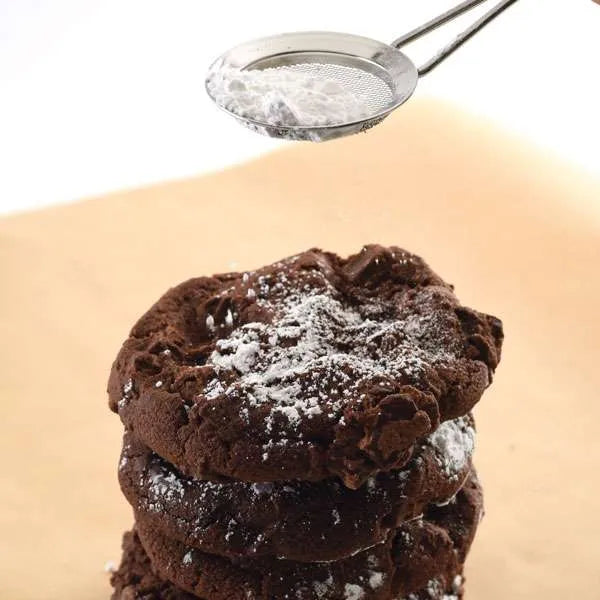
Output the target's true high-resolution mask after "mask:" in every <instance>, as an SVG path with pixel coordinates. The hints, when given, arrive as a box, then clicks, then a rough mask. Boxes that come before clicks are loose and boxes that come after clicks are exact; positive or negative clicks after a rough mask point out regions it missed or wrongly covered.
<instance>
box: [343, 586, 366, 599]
mask: <svg viewBox="0 0 600 600" xmlns="http://www.w3.org/2000/svg"><path fill="white" fill-rule="evenodd" d="M364 597H365V590H364V589H363V588H362V587H361V586H360V585H356V584H354V583H347V584H346V585H345V586H344V600H362V598H364Z"/></svg>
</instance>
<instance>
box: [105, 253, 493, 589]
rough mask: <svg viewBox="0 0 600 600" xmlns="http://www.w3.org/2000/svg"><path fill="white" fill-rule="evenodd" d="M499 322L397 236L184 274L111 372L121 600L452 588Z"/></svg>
mask: <svg viewBox="0 0 600 600" xmlns="http://www.w3.org/2000/svg"><path fill="white" fill-rule="evenodd" d="M501 344H502V325H501V323H500V322H499V321H498V320H497V319H495V318H493V317H490V316H487V315H484V314H481V313H478V312H476V311H474V310H471V309H469V308H465V307H463V306H461V305H460V304H459V303H458V300H457V299H456V297H455V296H454V294H453V291H452V287H451V286H449V285H447V284H446V283H444V282H443V281H442V280H441V279H440V278H439V277H438V276H437V275H436V274H435V273H433V272H432V271H431V269H430V268H429V267H428V266H427V265H426V264H425V262H424V261H423V260H421V259H420V258H418V257H417V256H414V255H412V254H409V253H408V252H406V251H404V250H401V249H399V248H395V247H392V248H384V247H381V246H367V247H365V248H363V250H362V251H361V252H359V253H358V254H356V255H354V256H351V257H349V258H347V259H342V258H340V257H338V256H336V255H334V254H330V253H326V252H322V251H320V250H310V251H308V252H304V253H302V254H299V255H297V256H294V257H292V258H289V259H286V260H283V261H281V262H277V263H275V264H273V265H270V266H268V267H264V268H262V269H259V270H257V271H253V272H248V273H243V274H240V273H233V274H225V275H216V276H214V277H204V278H198V279H192V280H190V281H188V282H186V283H184V284H182V285H180V286H178V287H176V288H173V289H171V290H169V291H168V292H167V293H166V294H165V295H164V296H163V297H162V298H161V299H160V300H159V301H158V302H157V303H156V304H155V305H154V306H153V307H152V308H151V309H150V310H149V311H148V312H147V313H146V314H145V315H144V316H143V317H142V318H141V319H140V320H139V321H138V323H137V324H136V325H135V326H134V328H133V330H132V332H131V335H130V337H129V338H128V339H127V341H126V342H125V344H124V345H123V347H122V349H121V351H120V353H119V355H118V357H117V359H116V361H115V363H114V365H113V369H112V373H111V377H110V382H109V395H110V406H111V408H112V410H114V411H115V412H118V414H119V416H120V417H121V420H122V421H123V423H124V425H125V429H126V432H125V437H124V442H123V452H122V456H121V460H120V464H119V480H120V483H121V488H122V490H123V493H124V494H125V496H126V498H127V500H128V501H129V502H130V504H131V506H132V507H133V512H134V516H135V525H134V528H133V530H132V531H131V532H129V533H127V534H125V538H124V544H123V548H124V555H123V559H122V563H121V565H120V567H119V569H118V570H117V571H116V572H115V573H114V574H113V577H112V583H113V586H114V590H115V591H114V595H113V598H114V599H121V600H135V599H140V600H141V599H143V600H158V599H161V600H165V599H167V600H175V599H178V600H180V599H181V600H183V599H186V600H192V599H194V598H202V599H204V600H392V599H393V600H396V599H410V600H425V599H428V600H442V599H444V600H453V599H458V598H461V597H462V594H463V577H462V573H463V566H464V563H465V559H466V556H467V553H468V550H469V547H470V545H471V542H472V540H473V537H474V535H475V530H476V528H477V525H478V523H479V521H480V518H481V515H482V494H481V488H480V486H479V483H478V480H477V476H476V474H475V471H474V469H473V465H472V462H471V456H472V452H473V447H474V438H475V432H474V423H473V419H472V416H471V414H470V411H471V409H472V408H473V406H474V405H475V404H476V403H477V401H478V400H479V399H480V397H481V395H482V393H483V391H484V390H485V388H486V387H487V386H488V385H489V384H490V382H491V378H492V374H493V372H494V369H495V368H496V366H497V364H498V361H499V358H500V349H501Z"/></svg>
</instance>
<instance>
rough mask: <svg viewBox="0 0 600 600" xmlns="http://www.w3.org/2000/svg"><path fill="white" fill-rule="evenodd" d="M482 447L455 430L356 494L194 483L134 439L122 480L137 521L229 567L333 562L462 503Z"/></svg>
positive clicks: (321, 487)
mask: <svg viewBox="0 0 600 600" xmlns="http://www.w3.org/2000/svg"><path fill="white" fill-rule="evenodd" d="M474 439H475V430H474V427H473V421H472V419H471V417H459V418H458V419H455V420H452V421H446V422H445V423H443V424H442V425H441V426H440V427H439V428H438V429H437V430H436V431H435V432H434V433H433V434H432V435H430V436H429V437H428V438H426V439H425V440H423V441H422V442H420V443H419V445H418V447H417V448H416V450H415V453H414V456H413V458H412V459H411V461H410V462H409V463H408V464H407V465H406V466H405V468H403V469H402V470H396V471H386V472H383V473H379V474H378V475H377V476H374V477H372V478H371V479H369V480H368V482H367V484H365V485H364V486H362V487H361V488H359V489H358V490H351V489H348V488H347V487H345V486H343V485H342V484H341V483H340V482H339V480H338V479H337V478H330V479H326V480H323V481H319V482H302V481H292V482H285V483H281V482H275V483H263V484H255V483H246V482H240V481H233V480H229V481H222V482H211V481H199V480H194V479H190V478H187V477H185V476H183V475H181V474H179V473H178V472H177V470H176V469H175V468H174V467H173V466H171V465H169V464H168V463H166V462H165V461H164V460H162V459H161V458H160V457H159V456H157V455H156V454H154V453H153V452H152V451H151V450H149V449H148V448H146V447H145V446H144V445H143V444H142V443H140V442H139V441H138V440H136V438H135V436H134V435H132V434H126V435H125V438H124V442H123V451H122V454H121V460H120V463H119V481H120V483H121V489H122V490H123V493H124V494H125V496H126V498H127V499H128V501H129V503H130V504H131V505H132V507H133V509H134V511H135V514H136V519H137V520H138V521H144V522H145V523H147V524H148V525H149V526H151V527H153V528H154V529H156V530H158V531H160V532H161V533H162V534H163V535H165V536H166V537H169V538H173V539H175V540H178V541H180V542H182V543H184V544H186V545H188V546H191V547H194V548H198V549H200V550H203V551H204V552H208V553H210V554H218V555H221V556H226V557H229V558H239V557H244V556H246V557H252V556H254V557H256V556H273V557H277V558H285V559H289V560H295V561H300V562H315V561H332V560H339V559H342V558H346V557H348V556H350V555H352V554H355V553H356V552H359V551H361V550H363V549H365V548H370V547H372V546H374V545H376V544H378V543H380V542H382V541H384V540H385V539H386V538H387V536H388V534H389V532H390V530H391V529H394V528H396V527H398V526H399V525H400V524H401V523H403V522H405V521H408V520H411V519H414V518H416V517H418V516H419V515H421V514H422V513H423V511H424V510H425V508H426V507H427V506H428V505H430V504H434V503H438V504H442V503H446V502H447V501H449V500H450V499H451V498H453V497H454V496H455V495H456V494H457V493H458V491H459V490H460V489H461V487H462V486H463V483H464V482H465V480H466V478H467V476H468V475H469V473H470V471H471V456H472V452H473V448H474Z"/></svg>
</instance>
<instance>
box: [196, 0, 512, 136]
mask: <svg viewBox="0 0 600 600" xmlns="http://www.w3.org/2000/svg"><path fill="white" fill-rule="evenodd" d="M485 1H486V0H467V1H466V2H462V3H461V4H459V5H458V6H456V7H454V8H453V9H451V10H449V11H448V12H446V13H444V14H442V15H440V16H439V17H436V18H435V19H433V20H431V21H429V22H427V23H425V24H424V25H422V26H421V27H418V28H417V29H415V30H413V31H410V32H409V33H407V34H405V35H403V36H402V37H400V38H398V39H397V40H395V41H394V42H392V44H384V43H383V42H378V41H376V40H372V39H369V38H365V37H361V36H356V35H349V34H344V33H331V32H298V33H287V34H283V35H277V36H273V37H267V38H263V39H260V40H255V41H252V42H247V43H245V44H242V45H240V46H237V47H235V48H233V49H232V50H230V51H229V52H227V53H225V54H224V55H222V56H221V57H220V58H219V59H217V60H216V61H215V62H214V63H213V65H212V66H211V68H210V71H209V78H210V77H211V74H215V73H218V72H222V71H223V70H229V69H233V70H240V71H246V70H253V69H258V70H264V69H278V70H280V69H284V70H287V71H289V72H290V73H292V74H293V73H302V74H305V75H313V76H317V77H320V78H324V79H327V80H330V81H334V82H336V83H338V84H340V85H341V86H343V87H344V88H345V89H346V90H349V91H350V92H351V93H352V95H353V96H355V97H356V98H357V99H359V100H360V101H361V102H362V103H363V105H364V106H366V107H367V108H368V113H369V114H368V115H367V116H366V117H364V118H361V119H360V120H354V121H352V122H342V123H335V124H327V125H317V126H315V125H310V126H307V125H303V124H302V123H298V124H297V125H293V126H288V125H286V126H284V127H282V126H280V125H274V124H273V123H269V122H267V121H261V120H256V119H253V118H248V117H247V116H240V115H239V114H236V113H235V112H234V111H232V110H230V108H228V107H227V106H224V105H220V107H221V108H222V109H224V110H225V111H227V112H228V113H229V114H231V115H232V116H234V117H235V118H236V119H238V120H239V121H240V122H241V123H242V124H243V125H245V126H247V127H249V128H250V129H252V130H254V131H257V132H259V133H262V134H265V135H269V136H271V137H276V138H284V139H293V140H311V141H322V140H331V139H334V138H338V137H342V136H345V135H350V134H353V133H358V132H360V131H366V130H367V129H370V128H371V127H373V126H375V125H377V124H379V123H381V121H383V119H385V117H387V116H388V115H389V114H390V113H391V112H392V111H393V110H395V109H396V108H398V107H399V106H400V105H401V104H403V103H404V102H406V100H408V99H409V98H410V96H411V95H412V94H413V92H414V90H415V88H416V85H417V81H418V79H419V77H421V76H423V75H425V74H427V73H429V72H430V71H431V70H432V69H433V68H434V67H436V66H437V65H438V64H440V63H441V62H442V61H443V60H444V59H446V58H447V57H448V56H449V55H450V54H452V53H453V52H454V51H455V50H456V49H457V48H459V47H460V46H462V44H464V43H465V42H466V41H467V40H468V39H470V38H471V37H472V36H474V35H475V34H476V33H477V32H478V31H480V30H481V29H482V28H483V27H484V26H485V25H487V24H488V23H489V22H490V21H492V19H494V18H495V17H497V16H498V15H499V14H500V13H502V12H503V11H504V10H505V9H506V8H508V7H509V6H510V5H511V4H514V3H515V2H516V0H503V1H501V2H500V3H499V4H497V5H496V6H494V7H493V8H492V9H491V10H490V11H489V12H487V13H486V14H485V15H483V16H482V17H481V18H480V19H478V20H477V21H476V22H474V23H473V24H472V25H471V26H470V27H468V28H467V29H466V30H465V31H464V32H463V33H461V34H460V35H459V36H458V37H456V38H455V39H454V40H453V41H452V42H451V43H450V44H448V45H447V46H446V47H445V48H443V49H442V50H441V51H440V52H438V53H437V54H436V55H435V56H434V57H433V58H431V59H430V60H429V61H427V62H426V63H425V64H424V65H422V66H421V67H420V68H417V67H416V66H415V65H414V63H413V62H412V61H411V60H410V59H409V58H408V57H407V56H406V55H405V54H404V53H403V52H401V51H400V48H402V47H403V46H404V45H405V44H408V43H409V42H412V41H414V40H416V39H417V38H420V37H422V36H424V35H426V34H427V33H429V32H431V31H433V30H434V29H436V28H438V27H440V26H441V25H444V24H445V23H447V22H449V21H451V20H453V19H455V18H456V17H458V16H460V15H462V14H463V13H465V12H467V11H469V10H471V9H472V8H474V7H476V6H477V5H479V4H482V3H483V2H485ZM207 81H208V80H207ZM207 90H208V93H209V95H211V97H212V99H213V100H215V102H217V104H219V99H218V98H216V97H215V96H214V95H213V94H211V91H210V89H209V86H208V85H207Z"/></svg>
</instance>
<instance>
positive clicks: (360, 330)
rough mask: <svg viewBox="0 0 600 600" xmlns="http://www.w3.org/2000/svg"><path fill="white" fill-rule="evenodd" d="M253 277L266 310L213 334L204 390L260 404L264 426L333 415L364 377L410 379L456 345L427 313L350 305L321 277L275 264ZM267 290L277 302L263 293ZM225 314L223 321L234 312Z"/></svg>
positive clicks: (355, 392)
mask: <svg viewBox="0 0 600 600" xmlns="http://www.w3.org/2000/svg"><path fill="white" fill-rule="evenodd" d="M313 276H314V275H313ZM255 284H257V285H256V287H257V288H258V289H256V290H254V294H255V296H256V302H257V304H259V306H261V307H265V308H268V309H269V310H271V311H273V313H274V317H273V319H272V321H271V322H268V323H262V322H252V323H247V324H244V325H241V326H238V327H237V328H236V329H234V330H233V331H232V332H231V333H230V334H229V336H228V337H225V338H222V339H219V340H218V341H217V342H216V348H215V350H214V351H213V352H212V354H211V355H210V357H209V359H208V361H207V363H206V364H207V366H212V367H214V371H215V376H214V377H213V378H212V379H210V380H209V381H208V383H207V385H206V388H205V396H206V397H207V398H209V399H212V398H216V397H217V396H220V395H222V394H225V395H226V396H229V397H232V398H233V397H236V398H238V399H240V400H241V402H242V403H244V405H245V408H248V407H251V408H252V407H257V406H259V405H263V404H268V405H269V406H270V407H271V411H270V414H269V415H268V416H267V417H266V423H265V427H266V431H267V432H268V433H270V432H272V431H273V430H274V429H275V428H276V427H280V426H281V425H282V424H285V423H287V424H288V425H289V426H291V428H292V429H294V428H295V426H297V425H298V424H299V423H300V421H301V420H303V419H311V418H314V417H316V416H320V415H321V414H322V413H325V414H326V416H327V417H328V418H333V419H337V420H339V419H341V418H342V410H343V408H344V406H345V405H346V404H347V402H348V401H350V400H356V399H357V398H358V397H359V396H360V393H361V389H364V387H365V386H366V385H368V384H373V383H375V382H378V381H382V380H387V381H389V380H393V381H396V380H399V379H401V378H403V377H404V378H406V377H409V378H411V379H413V380H414V379H418V378H419V377H420V376H422V375H423V373H424V370H425V369H426V367H427V366H428V365H435V364H441V363H443V362H444V361H446V360H451V359H452V357H453V356H455V354H456V352H457V349H456V348H452V347H450V346H446V345H443V344H440V343H439V339H438V335H437V333H438V331H439V329H440V327H441V325H440V323H439V322H438V320H437V315H436V314H435V313H433V314H426V315H424V316H421V315H415V314H410V315H408V316H405V317H404V318H401V317H399V316H395V315H393V314H392V315H389V314H386V310H388V312H389V307H385V306H383V305H382V304H380V303H378V302H377V301H375V300H374V301H372V302H370V303H365V304H363V305H359V306H352V305H350V304H348V303H346V302H345V301H344V300H343V299H342V298H341V297H340V296H339V294H338V293H337V291H336V290H335V289H334V288H333V287H332V286H331V284H329V282H327V281H326V280H325V279H323V280H322V281H320V282H319V285H318V286H311V285H309V284H308V283H305V284H303V283H302V281H300V282H298V281H294V282H293V284H291V283H290V282H289V281H288V280H287V278H286V276H285V274H284V273H283V272H282V273H281V274H280V276H279V277H278V279H277V280H276V281H270V282H266V281H264V280H261V279H260V278H259V279H258V281H256V282H255ZM246 285H248V284H246ZM250 289H252V288H250ZM273 290H277V294H278V296H279V297H278V298H277V302H275V301H273V300H271V299H270V296H269V293H270V292H272V291H273ZM424 293H425V292H424ZM229 314H230V313H228V316H227V320H228V321H229V323H228V324H231V322H232V321H233V320H234V318H235V315H232V317H231V319H229ZM207 320H208V319H207ZM325 406H326V407H327V410H326V411H324V410H323V409H324V408H325ZM282 418H283V419H282Z"/></svg>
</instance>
